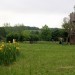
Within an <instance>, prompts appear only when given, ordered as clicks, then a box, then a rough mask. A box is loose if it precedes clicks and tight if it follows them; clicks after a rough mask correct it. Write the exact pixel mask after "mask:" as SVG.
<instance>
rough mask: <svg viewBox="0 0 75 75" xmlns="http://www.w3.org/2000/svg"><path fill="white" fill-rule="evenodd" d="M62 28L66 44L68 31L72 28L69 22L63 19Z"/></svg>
mask: <svg viewBox="0 0 75 75" xmlns="http://www.w3.org/2000/svg"><path fill="white" fill-rule="evenodd" d="M62 27H63V28H64V29H65V33H64V34H66V36H65V37H66V42H67V43H68V41H69V37H70V36H69V35H70V31H71V28H72V26H71V24H70V20H67V18H64V20H63V25H62Z"/></svg>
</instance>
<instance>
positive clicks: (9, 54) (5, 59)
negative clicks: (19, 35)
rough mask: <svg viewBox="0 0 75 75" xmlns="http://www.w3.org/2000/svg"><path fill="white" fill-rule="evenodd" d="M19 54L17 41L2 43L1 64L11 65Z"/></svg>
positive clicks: (0, 50)
mask: <svg viewBox="0 0 75 75" xmlns="http://www.w3.org/2000/svg"><path fill="white" fill-rule="evenodd" d="M18 55H19V47H18V44H17V43H12V44H11V43H8V44H6V43H2V44H1V46H0V64H4V65H6V66H7V65H9V64H12V63H13V62H15V61H16V58H17V56H18Z"/></svg>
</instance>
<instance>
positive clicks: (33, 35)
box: [29, 31, 39, 43]
mask: <svg viewBox="0 0 75 75" xmlns="http://www.w3.org/2000/svg"><path fill="white" fill-rule="evenodd" d="M38 34H39V32H38V31H31V33H30V36H29V41H30V43H34V42H37V41H38V40H39V35H38Z"/></svg>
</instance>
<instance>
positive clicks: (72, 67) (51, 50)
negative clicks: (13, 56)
mask: <svg viewBox="0 0 75 75" xmlns="http://www.w3.org/2000/svg"><path fill="white" fill-rule="evenodd" d="M20 47H21V48H20V49H21V54H20V56H19V58H18V59H17V61H16V62H15V63H14V64H12V65H10V66H0V75H75V45H59V44H54V43H53V44H52V43H46V44H45V43H39V44H25V43H20Z"/></svg>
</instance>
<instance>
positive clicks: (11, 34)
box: [0, 25, 67, 43]
mask: <svg viewBox="0 0 75 75" xmlns="http://www.w3.org/2000/svg"><path fill="white" fill-rule="evenodd" d="M61 37H62V38H64V41H65V39H66V37H67V32H65V30H64V29H59V28H49V27H48V26H47V25H44V26H43V27H42V28H41V29H39V28H38V27H30V26H24V25H16V26H13V27H12V26H9V25H5V26H3V27H0V40H2V41H7V42H8V41H11V42H12V40H13V39H16V41H20V42H23V41H30V43H33V42H36V41H58V40H59V38H61Z"/></svg>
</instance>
